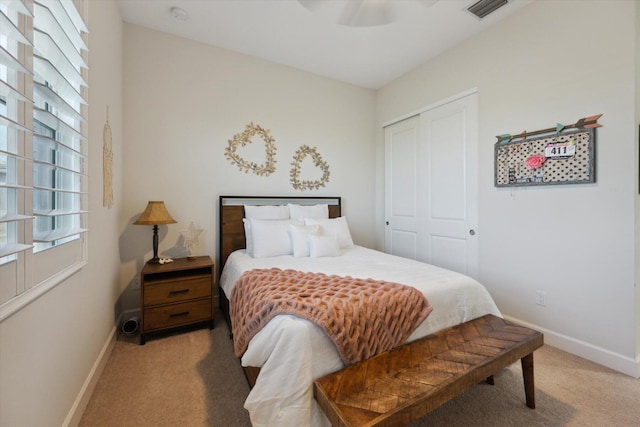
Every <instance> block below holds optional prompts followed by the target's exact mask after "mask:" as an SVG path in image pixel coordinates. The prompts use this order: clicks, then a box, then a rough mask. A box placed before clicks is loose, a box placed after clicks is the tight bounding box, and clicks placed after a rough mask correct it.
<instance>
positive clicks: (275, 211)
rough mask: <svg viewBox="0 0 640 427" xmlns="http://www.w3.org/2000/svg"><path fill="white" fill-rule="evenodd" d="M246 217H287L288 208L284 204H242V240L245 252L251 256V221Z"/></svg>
mask: <svg viewBox="0 0 640 427" xmlns="http://www.w3.org/2000/svg"><path fill="white" fill-rule="evenodd" d="M248 218H256V219H288V218H289V208H288V207H287V206H286V205H244V218H243V219H242V222H243V223H244V240H245V242H246V248H247V253H248V254H249V255H251V256H253V237H252V235H251V222H249V221H247V219H248Z"/></svg>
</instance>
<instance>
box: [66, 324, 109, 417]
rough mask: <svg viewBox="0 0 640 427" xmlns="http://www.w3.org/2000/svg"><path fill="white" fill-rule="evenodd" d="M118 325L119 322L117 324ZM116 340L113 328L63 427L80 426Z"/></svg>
mask: <svg viewBox="0 0 640 427" xmlns="http://www.w3.org/2000/svg"><path fill="white" fill-rule="evenodd" d="M117 324H118V325H119V324H120V322H118V323H117ZM116 338H117V328H116V327H115V326H114V327H113V328H112V329H111V332H110V333H109V336H108V337H107V340H106V341H105V343H104V345H103V346H102V350H101V351H100V354H99V355H98V358H97V359H96V361H95V362H94V363H93V366H92V367H91V371H89V375H88V376H87V379H86V380H85V381H84V384H82V388H81V389H80V392H79V393H78V396H77V397H76V400H75V401H74V402H73V406H71V410H69V413H68V414H67V417H66V418H65V420H64V422H63V423H62V426H63V427H69V426H77V425H78V424H80V420H81V419H82V414H84V410H85V408H86V407H87V404H88V403H89V399H90V398H91V395H92V394H93V389H94V388H95V387H96V384H97V383H98V379H100V375H102V371H103V370H104V367H105V365H106V364H107V360H109V356H111V352H112V351H113V347H115V345H116Z"/></svg>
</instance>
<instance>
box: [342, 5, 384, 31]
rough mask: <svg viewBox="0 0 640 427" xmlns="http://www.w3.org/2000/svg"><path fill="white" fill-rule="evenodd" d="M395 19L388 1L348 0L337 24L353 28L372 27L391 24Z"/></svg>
mask: <svg viewBox="0 0 640 427" xmlns="http://www.w3.org/2000/svg"><path fill="white" fill-rule="evenodd" d="M394 18H395V15H394V14H393V11H392V8H391V4H390V2H389V1H388V0H347V1H346V4H345V6H344V9H343V10H342V13H341V14H340V17H339V18H338V21H337V23H338V24H339V25H348V26H351V27H371V26H377V25H385V24H389V23H391V22H393V21H394Z"/></svg>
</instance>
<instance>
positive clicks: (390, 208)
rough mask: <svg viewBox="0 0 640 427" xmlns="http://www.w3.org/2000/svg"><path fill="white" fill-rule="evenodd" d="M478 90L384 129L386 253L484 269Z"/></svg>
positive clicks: (467, 269)
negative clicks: (480, 230)
mask: <svg viewBox="0 0 640 427" xmlns="http://www.w3.org/2000/svg"><path fill="white" fill-rule="evenodd" d="M477 116H478V113H477V95H476V94H475V93H473V94H471V95H467V96H464V97H461V98H457V99H455V100H450V101H447V102H443V103H440V104H438V105H436V106H433V107H430V108H426V109H425V110H424V111H423V112H421V113H420V114H417V115H415V116H413V117H410V118H408V119H404V120H402V121H400V122H396V123H394V124H391V125H389V126H386V127H385V252H388V253H391V254H394V255H398V256H402V257H406V258H412V259H416V260H419V261H424V262H428V263H430V264H434V265H437V266H440V267H445V268H448V269H450V270H454V271H457V272H460V273H463V274H467V275H469V276H471V277H477V271H478V236H477V217H478V214H477V209H478V203H477V198H478V189H477V175H478V168H477V162H478V150H477V128H478V123H477Z"/></svg>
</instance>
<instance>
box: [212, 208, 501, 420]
mask: <svg viewBox="0 0 640 427" xmlns="http://www.w3.org/2000/svg"><path fill="white" fill-rule="evenodd" d="M245 206H247V212H255V210H256V209H261V208H264V209H267V210H268V209H271V208H267V207H274V209H275V210H278V209H279V210H280V212H283V211H282V207H283V206H292V207H291V209H292V210H291V212H293V207H296V206H297V207H298V209H302V210H301V211H300V210H298V211H297V212H298V213H297V215H300V212H303V213H304V212H310V213H313V212H315V209H316V207H321V206H325V209H321V212H326V213H321V214H320V215H327V217H328V219H327V220H324V222H322V221H323V220H320V219H318V220H317V221H319V222H320V223H321V224H329V222H331V224H335V223H337V222H340V221H338V220H341V222H340V223H341V225H342V226H343V227H344V224H345V223H347V222H346V218H344V217H343V216H341V215H342V209H341V208H342V200H341V198H340V197H244V196H221V197H220V211H219V213H220V234H219V236H220V250H219V257H220V258H219V260H218V262H219V263H218V265H222V266H223V268H222V271H221V276H220V280H219V282H218V283H219V285H220V293H219V295H220V306H221V309H222V311H223V313H224V315H225V319H226V320H227V324H229V325H230V328H231V321H230V315H229V312H230V310H229V301H230V300H231V299H232V294H233V287H234V286H235V284H236V282H237V281H238V279H239V278H240V277H241V276H242V274H243V273H245V272H248V271H252V270H255V269H268V268H279V269H283V270H288V269H291V270H296V271H302V272H310V273H314V272H322V273H325V274H329V275H337V276H350V277H362V278H370V279H374V280H384V281H392V282H397V283H401V284H404V285H409V286H412V287H414V288H417V289H418V290H419V291H420V292H422V293H423V294H424V295H425V296H426V297H427V299H428V300H429V302H430V303H431V305H432V306H433V308H434V309H433V312H431V313H430V314H429V316H428V317H427V318H426V320H425V321H424V322H422V323H421V324H420V325H419V326H418V327H417V328H416V329H415V330H414V331H413V332H412V333H411V335H410V336H409V338H408V339H407V341H413V340H415V339H418V338H420V337H423V336H426V335H429V334H432V333H435V332H437V331H439V330H442V329H445V328H447V327H450V326H453V325H457V324H460V323H463V322H465V321H468V320H471V319H475V318H477V317H480V316H483V315H485V314H494V315H497V316H500V312H499V310H498V308H497V307H496V305H495V303H494V301H493V300H492V298H491V296H490V295H489V293H488V292H487V290H486V289H485V288H484V287H483V286H482V285H481V284H480V283H478V282H477V281H475V280H474V279H472V278H470V277H468V276H464V275H462V274H458V273H455V272H452V271H449V270H446V269H442V268H438V267H435V266H432V265H429V264H425V263H421V262H417V261H413V260H409V259H405V258H400V257H396V256H392V255H389V254H385V253H382V252H379V251H375V250H372V249H368V248H364V247H361V246H358V245H355V244H352V243H351V244H349V242H347V243H345V244H344V245H343V244H342V243H344V242H341V243H340V245H339V246H340V249H339V253H338V254H337V256H322V255H323V254H322V253H320V254H318V253H315V254H310V255H314V256H300V254H299V253H298V254H296V255H297V256H293V255H290V254H283V255H275V256H262V255H265V254H264V253H263V254H258V252H259V250H258V248H257V247H254V245H255V243H256V242H249V246H252V247H251V248H249V249H247V247H246V246H247V242H246V240H245V226H246V225H245V222H252V223H253V224H254V225H255V224H262V222H261V221H256V220H252V221H243V219H244V218H245ZM300 207H303V208H300ZM251 215H255V214H254V213H252V214H251ZM277 215H284V214H277ZM277 215H276V216H277ZM314 215H315V213H314ZM263 219H266V220H269V219H277V218H263ZM281 219H282V220H284V218H281ZM329 219H333V220H334V221H329ZM310 223H312V224H313V223H314V222H313V220H311V221H310ZM340 230H341V231H340V232H341V233H343V232H344V228H342V229H340ZM248 234H250V235H254V236H255V235H257V230H256V229H254V230H253V231H249V232H248ZM320 234H322V233H320ZM347 234H348V223H347ZM343 237H344V236H343ZM347 237H349V238H350V236H347ZM338 240H340V239H338ZM247 252H252V254H253V255H254V256H251V255H250V254H248V253H247ZM258 255H260V256H258ZM266 255H274V254H272V253H267V254H266ZM318 255H320V256H318ZM331 255H336V254H335V253H332V254H331ZM231 333H232V335H233V330H232V331H231ZM241 364H242V366H243V367H244V368H245V372H246V373H247V379H248V381H249V383H250V385H251V386H252V389H251V392H250V393H249V396H248V397H247V400H246V401H245V408H246V409H247V410H248V411H249V413H250V416H251V421H252V423H253V425H254V426H285V425H286V426H288V425H295V426H328V425H330V423H329V421H328V419H327V418H326V417H325V415H324V414H323V413H322V411H321V410H320V408H319V406H318V405H317V402H316V401H315V400H314V399H313V381H314V380H315V379H317V378H319V377H322V376H324V375H326V374H328V373H331V372H335V371H337V370H340V369H342V368H343V367H344V366H345V365H344V363H343V361H342V359H341V357H340V354H339V353H338V350H337V348H336V346H335V344H334V343H333V341H332V340H331V339H330V338H329V337H328V336H327V334H326V333H325V332H324V330H323V329H322V328H320V327H319V326H317V325H316V324H314V323H312V322H310V321H308V320H305V319H302V318H300V317H297V316H293V315H278V316H275V317H274V318H273V319H272V320H270V321H269V322H268V323H267V324H266V326H264V328H262V329H261V330H260V332H258V333H257V334H256V335H255V336H253V338H252V339H251V341H250V342H249V345H248V347H247V349H246V351H245V352H244V354H243V355H242V357H241Z"/></svg>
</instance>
